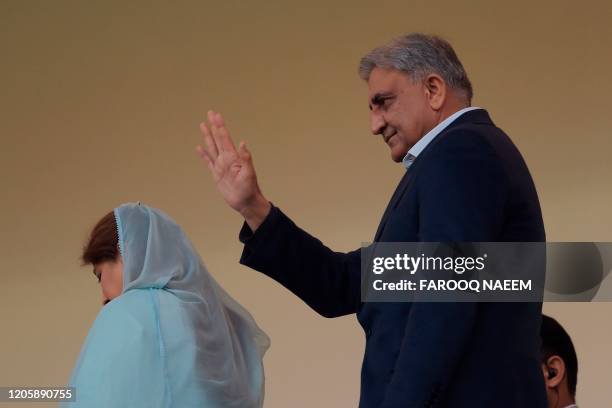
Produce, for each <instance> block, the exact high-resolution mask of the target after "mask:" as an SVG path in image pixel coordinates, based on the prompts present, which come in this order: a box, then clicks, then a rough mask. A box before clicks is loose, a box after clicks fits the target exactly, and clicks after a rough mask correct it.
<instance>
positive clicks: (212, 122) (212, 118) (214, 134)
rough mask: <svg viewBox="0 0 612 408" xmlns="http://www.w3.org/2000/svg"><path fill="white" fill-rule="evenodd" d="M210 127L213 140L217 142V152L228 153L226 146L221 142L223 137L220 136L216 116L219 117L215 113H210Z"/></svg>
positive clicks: (210, 111)
mask: <svg viewBox="0 0 612 408" xmlns="http://www.w3.org/2000/svg"><path fill="white" fill-rule="evenodd" d="M207 115H208V126H209V127H210V133H211V135H212V139H213V140H214V142H215V146H216V147H217V152H218V153H219V152H223V151H226V150H227V149H226V146H225V145H224V144H223V143H222V142H221V135H220V134H219V128H218V126H217V121H216V118H215V116H216V115H217V114H216V112H215V111H212V110H209V111H208V114H207Z"/></svg>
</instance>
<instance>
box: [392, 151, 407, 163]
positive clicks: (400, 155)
mask: <svg viewBox="0 0 612 408" xmlns="http://www.w3.org/2000/svg"><path fill="white" fill-rule="evenodd" d="M406 153H408V150H407V149H397V147H396V148H392V149H391V160H393V161H394V162H396V163H401V162H402V160H404V157H406Z"/></svg>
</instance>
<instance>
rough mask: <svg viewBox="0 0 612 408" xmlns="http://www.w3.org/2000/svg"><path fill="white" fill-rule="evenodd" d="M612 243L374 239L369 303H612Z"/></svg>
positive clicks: (367, 253) (365, 293)
mask: <svg viewBox="0 0 612 408" xmlns="http://www.w3.org/2000/svg"><path fill="white" fill-rule="evenodd" d="M611 259H612V243H594V242H549V243H544V242H462V243H439V242H438V243H431V242H427V243H423V242H394V243H387V242H385V243H374V244H367V245H364V246H363V247H362V253H361V266H362V268H361V269H362V271H361V272H362V286H361V289H362V290H361V295H362V300H363V301H364V302H418V301H426V302H463V301H466V302H542V301H557V302H558V301H561V302H563V301H569V302H590V301H604V302H605V301H612V279H606V278H608V276H609V275H610V270H611V269H612V261H611Z"/></svg>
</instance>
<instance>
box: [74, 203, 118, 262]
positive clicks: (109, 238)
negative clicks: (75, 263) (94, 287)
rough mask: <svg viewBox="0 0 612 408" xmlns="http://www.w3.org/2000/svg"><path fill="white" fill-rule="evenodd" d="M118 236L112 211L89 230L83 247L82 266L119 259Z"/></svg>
mask: <svg viewBox="0 0 612 408" xmlns="http://www.w3.org/2000/svg"><path fill="white" fill-rule="evenodd" d="M118 243H119V236H118V234H117V221H116V220H115V213H114V212H113V211H111V212H109V213H108V214H106V215H105V216H104V217H102V219H101V220H100V221H98V223H97V224H96V225H95V227H93V230H91V234H90V235H89V239H88V240H87V244H86V245H85V247H83V254H82V255H81V260H82V261H83V265H89V264H92V265H93V264H97V263H100V262H104V261H115V260H117V258H119V245H118Z"/></svg>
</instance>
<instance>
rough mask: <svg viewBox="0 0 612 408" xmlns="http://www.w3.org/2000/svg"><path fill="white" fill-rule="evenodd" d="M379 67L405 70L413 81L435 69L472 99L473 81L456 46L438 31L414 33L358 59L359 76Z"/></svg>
mask: <svg viewBox="0 0 612 408" xmlns="http://www.w3.org/2000/svg"><path fill="white" fill-rule="evenodd" d="M376 67H379V68H385V69H397V70H399V71H403V72H406V73H407V74H408V75H409V76H410V78H411V79H412V80H413V81H420V80H422V79H424V78H425V77H426V76H427V75H429V74H432V73H436V74H438V75H440V76H441V77H442V79H444V82H446V84H447V85H448V86H449V87H450V88H452V89H454V90H456V91H459V92H461V93H462V94H463V95H464V96H465V97H466V98H467V100H468V102H469V103H471V101H472V95H473V91H472V84H471V83H470V80H469V78H468V76H467V73H466V72H465V69H464V68H463V65H462V64H461V61H459V58H457V54H455V51H454V50H453V47H451V45H450V44H449V43H448V42H447V41H446V40H444V39H442V38H440V37H438V36H435V35H425V34H420V33H412V34H407V35H403V36H401V37H397V38H394V39H393V40H391V42H389V43H388V44H386V45H383V46H381V47H377V48H374V49H373V50H372V51H370V52H369V53H368V54H367V55H366V56H364V57H363V58H361V61H360V62H359V76H360V77H361V79H363V80H365V81H367V80H368V79H369V78H370V74H371V72H372V70H373V69H374V68H376Z"/></svg>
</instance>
